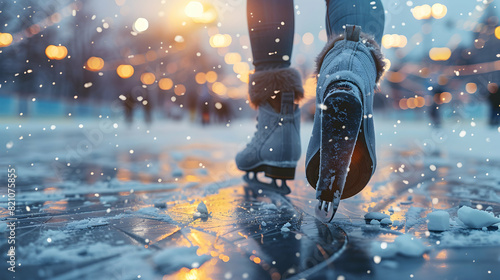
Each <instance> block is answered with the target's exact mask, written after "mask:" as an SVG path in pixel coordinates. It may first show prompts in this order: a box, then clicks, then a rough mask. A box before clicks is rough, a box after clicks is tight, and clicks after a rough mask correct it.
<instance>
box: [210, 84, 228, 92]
mask: <svg viewBox="0 0 500 280" xmlns="http://www.w3.org/2000/svg"><path fill="white" fill-rule="evenodd" d="M212 91H213V92H214V93H216V94H218V95H224V94H226V92H227V88H226V86H225V85H224V84H223V83H221V82H216V83H214V84H213V85H212Z"/></svg>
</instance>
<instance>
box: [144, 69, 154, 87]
mask: <svg viewBox="0 0 500 280" xmlns="http://www.w3.org/2000/svg"><path fill="white" fill-rule="evenodd" d="M155 80H156V77H155V74H153V73H151V72H146V73H142V75H141V82H142V83H143V84H145V85H152V84H153V83H154V82H155Z"/></svg>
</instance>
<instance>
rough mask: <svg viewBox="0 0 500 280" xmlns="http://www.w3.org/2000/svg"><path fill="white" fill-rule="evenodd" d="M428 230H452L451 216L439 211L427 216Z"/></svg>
mask: <svg viewBox="0 0 500 280" xmlns="http://www.w3.org/2000/svg"><path fill="white" fill-rule="evenodd" d="M427 220H428V223H427V229H429V230H430V231H445V230H448V229H449V228H450V214H449V213H448V212H446V211H443V210H437V211H434V212H432V213H429V214H427Z"/></svg>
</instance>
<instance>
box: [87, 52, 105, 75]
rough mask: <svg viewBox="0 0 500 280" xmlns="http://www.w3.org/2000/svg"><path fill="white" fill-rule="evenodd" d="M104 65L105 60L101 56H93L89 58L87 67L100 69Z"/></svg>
mask: <svg viewBox="0 0 500 280" xmlns="http://www.w3.org/2000/svg"><path fill="white" fill-rule="evenodd" d="M103 67H104V60H103V59H102V58H100V57H96V56H92V57H90V58H89V59H87V64H86V69H87V70H89V71H94V72H95V71H100V70H101V69H102V68H103Z"/></svg>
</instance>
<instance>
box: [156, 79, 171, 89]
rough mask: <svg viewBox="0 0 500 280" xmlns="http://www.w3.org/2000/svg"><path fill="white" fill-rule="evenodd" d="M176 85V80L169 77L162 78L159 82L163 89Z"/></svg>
mask: <svg viewBox="0 0 500 280" xmlns="http://www.w3.org/2000/svg"><path fill="white" fill-rule="evenodd" d="M173 86H174V82H173V81H172V80H171V79H169V78H162V79H160V81H159V82H158V87H160V89H162V90H169V89H171V88H172V87H173Z"/></svg>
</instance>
